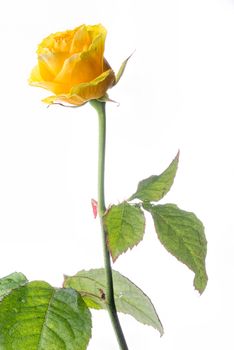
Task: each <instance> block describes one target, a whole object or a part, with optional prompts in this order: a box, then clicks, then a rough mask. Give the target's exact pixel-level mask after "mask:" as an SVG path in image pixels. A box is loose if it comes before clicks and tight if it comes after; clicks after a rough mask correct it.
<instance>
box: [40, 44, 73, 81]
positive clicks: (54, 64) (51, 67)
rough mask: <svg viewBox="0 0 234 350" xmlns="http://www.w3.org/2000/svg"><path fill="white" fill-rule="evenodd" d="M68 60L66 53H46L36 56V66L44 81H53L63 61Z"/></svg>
mask: <svg viewBox="0 0 234 350" xmlns="http://www.w3.org/2000/svg"><path fill="white" fill-rule="evenodd" d="M67 58H68V53H66V52H57V53H53V52H50V51H49V50H47V52H45V53H43V54H40V55H38V64H39V67H40V70H41V75H42V76H43V78H44V79H45V80H53V79H54V78H55V77H56V76H57V74H58V73H59V71H60V70H61V69H62V67H63V64H64V61H65V60H66V59H67Z"/></svg>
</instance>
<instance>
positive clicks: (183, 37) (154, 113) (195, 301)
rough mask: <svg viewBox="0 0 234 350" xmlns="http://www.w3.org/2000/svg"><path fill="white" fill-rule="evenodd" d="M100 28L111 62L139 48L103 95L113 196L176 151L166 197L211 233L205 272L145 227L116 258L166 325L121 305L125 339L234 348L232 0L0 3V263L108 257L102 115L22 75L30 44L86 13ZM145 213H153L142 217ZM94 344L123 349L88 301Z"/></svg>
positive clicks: (133, 345)
mask: <svg viewBox="0 0 234 350" xmlns="http://www.w3.org/2000/svg"><path fill="white" fill-rule="evenodd" d="M83 23H86V24H95V23H102V24H103V25H104V26H105V27H106V28H107V30H108V37H107V41H106V54H105V56H106V58H107V59H108V61H109V63H110V64H111V65H112V67H113V69H114V70H118V68H119V66H120V64H121V62H122V61H123V60H124V59H125V58H126V57H127V56H128V55H129V54H131V53H132V52H133V51H134V50H136V51H135V53H134V55H133V57H132V58H131V60H130V62H129V65H128V67H127V69H126V72H125V74H124V76H123V78H122V80H121V82H120V83H119V85H118V86H116V87H115V88H114V89H113V90H112V91H110V97H111V98H112V99H114V100H116V101H118V102H120V106H119V107H117V106H116V105H115V104H109V105H108V107H107V114H108V149H107V164H106V167H107V168H106V169H107V170H106V177H107V178H106V192H107V193H106V197H107V203H117V202H118V201H122V200H123V199H125V198H128V196H129V195H131V194H132V193H133V192H134V191H135V189H136V186H137V183H138V181H139V180H141V179H143V178H145V177H148V176H150V175H152V174H159V173H161V172H162V171H163V170H164V169H165V168H166V167H167V166H168V165H169V163H170V162H171V160H172V159H173V158H174V156H175V154H176V153H177V150H178V149H180V151H181V158H180V166H179V171H178V173H177V177H176V180H175V183H174V186H173V188H172V190H171V192H170V193H169V194H168V195H167V196H166V197H165V199H163V200H162V203H166V202H172V203H176V204H178V205H179V207H180V208H182V209H185V210H188V211H193V212H195V213H196V214H197V215H198V217H199V218H200V219H201V220H202V221H203V222H204V224H205V227H206V235H207V239H208V243H209V245H208V256H207V270H208V275H209V283H208V287H207V289H206V291H205V292H204V294H203V295H202V296H199V295H198V293H197V292H195V291H194V288H193V285H192V283H193V273H192V272H191V271H190V270H188V269H187V268H186V267H185V266H183V265H182V264H180V263H179V262H178V261H177V260H176V259H175V258H173V257H172V256H170V255H169V254H168V253H167V252H166V251H165V250H164V248H163V247H162V246H161V244H160V243H159V241H158V240H157V238H156V234H155V233H154V228H153V225H152V222H151V221H150V220H148V224H147V227H146V234H145V239H144V241H143V242H142V243H141V244H139V245H138V247H136V248H134V249H133V250H132V252H128V253H127V254H125V255H124V256H121V257H120V258H119V260H118V261H117V262H116V263H115V266H114V268H115V269H117V270H119V271H120V272H122V273H123V274H124V275H126V276H127V277H129V278H130V279H131V280H132V281H133V282H135V283H136V284H137V285H138V286H140V287H141V288H142V289H143V290H144V291H145V292H146V293H147V294H148V295H149V296H150V297H151V299H152V301H153V303H154V304H155V307H156V309H157V311H158V314H159V315H160V318H161V320H162V322H163V324H164V328H165V335H164V336H163V337H162V338H160V336H159V334H158V333H157V332H156V331H155V330H154V329H153V328H150V327H147V326H143V325H141V324H139V323H137V322H136V321H135V320H134V319H132V318H131V317H128V316H122V315H121V321H122V325H123V329H124V332H125V334H126V338H127V340H128V344H129V348H130V349H131V350H133V349H134V350H142V349H147V350H153V349H161V350H172V349H178V350H187V349H190V350H195V349H198V348H199V349H206V348H210V349H212V350H216V349H225V350H229V349H230V350H231V349H233V347H234V340H233V305H234V302H233V293H234V286H233V278H234V273H233V272H234V255H233V250H234V238H233V237H234V224H233V195H234V191H233V177H234V165H233V164H234V156H233V146H234V141H233V123H232V121H233V114H234V1H233V0H197V1H189V0H164V1H160V0H154V1H149V0H144V1H133V0H124V1H120V0H119V1H111V0H99V1H91V0H90V1H78V0H76V1H73V0H66V1H59V0H57V1H54V0H50V1H48V0H41V1H26V0H21V1H12V0H8V1H7V2H6V1H5V2H1V5H0V33H1V41H0V43H1V46H0V50H1V55H0V77H1V84H0V97H1V99H0V108H1V109H0V110H1V114H0V237H1V254H0V276H2V277H3V276H5V275H7V274H9V273H11V272H13V271H22V272H23V273H24V274H25V275H26V276H27V277H28V278H29V279H30V280H35V279H43V280H46V281H48V282H49V283H51V284H52V285H55V286H61V283H62V279H63V274H70V275H71V274H74V273H76V272H77V271H79V270H81V269H84V268H85V269H89V268H93V267H101V266H102V264H103V263H102V253H101V242H100V234H99V225H98V222H97V221H95V220H94V219H93V215H92V210H91V206H90V200H91V198H96V166H97V117H96V115H95V111H94V110H93V109H92V108H91V107H90V106H89V105H86V106H84V107H82V108H79V109H65V108H62V107H58V106H52V107H50V108H48V109H47V108H46V105H44V104H43V103H41V99H42V98H43V97H46V96H48V92H47V91H45V90H42V89H38V88H37V89H36V88H32V87H29V86H28V84H27V79H28V76H29V73H30V70H31V69H32V67H33V66H34V65H35V64H36V54H35V51H36V48H37V44H38V43H39V42H40V41H41V40H42V39H43V38H44V37H45V36H47V35H48V34H50V33H52V32H56V31H63V30H66V29H73V28H74V27H76V26H78V25H80V24H83ZM148 219H149V218H148ZM93 315H94V318H93V337H92V340H91V342H90V345H89V350H97V349H107V350H110V349H111V350H114V349H118V346H117V343H116V340H115V337H114V334H113V331H112V329H111V326H110V323H109V319H108V316H107V314H106V313H105V312H102V311H101V312H96V313H95V312H94V313H93Z"/></svg>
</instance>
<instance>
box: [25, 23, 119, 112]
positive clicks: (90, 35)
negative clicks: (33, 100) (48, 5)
mask: <svg viewBox="0 0 234 350" xmlns="http://www.w3.org/2000/svg"><path fill="white" fill-rule="evenodd" d="M105 38H106V30H105V28H104V27H103V26H102V25H100V24H98V25H93V26H86V25H82V26H80V27H77V28H75V29H74V30H68V31H65V32H58V33H55V34H51V35H49V36H48V37H46V38H45V39H44V40H43V41H42V42H41V43H40V44H39V46H38V49H37V55H38V64H37V66H36V67H35V68H34V69H33V70H32V72H31V76H30V79H29V83H30V84H31V85H33V86H39V87H42V88H44V89H47V90H50V91H52V92H53V93H54V95H53V96H50V97H47V98H46V99H44V100H43V101H44V102H46V103H53V102H55V101H60V102H67V103H69V104H72V105H76V106H80V105H82V104H84V103H85V102H87V101H89V100H93V99H98V98H100V97H103V96H104V95H105V94H106V91H107V90H108V89H109V88H110V87H111V86H113V85H114V84H115V82H116V78H115V75H114V72H113V70H112V69H111V67H110V65H109V64H108V62H107V61H106V60H105V58H104V46H105Z"/></svg>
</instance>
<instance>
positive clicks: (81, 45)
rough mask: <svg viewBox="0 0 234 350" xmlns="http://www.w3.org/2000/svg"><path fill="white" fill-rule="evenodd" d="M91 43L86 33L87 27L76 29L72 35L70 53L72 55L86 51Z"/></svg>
mask: <svg viewBox="0 0 234 350" xmlns="http://www.w3.org/2000/svg"><path fill="white" fill-rule="evenodd" d="M91 42H92V38H91V37H90V35H89V33H88V30H87V26H85V25H82V26H81V27H79V28H77V30H76V32H75V34H74V37H73V40H72V43H71V47H70V53H71V54H73V53H78V52H82V51H83V50H87V49H88V47H89V46H90V44H91Z"/></svg>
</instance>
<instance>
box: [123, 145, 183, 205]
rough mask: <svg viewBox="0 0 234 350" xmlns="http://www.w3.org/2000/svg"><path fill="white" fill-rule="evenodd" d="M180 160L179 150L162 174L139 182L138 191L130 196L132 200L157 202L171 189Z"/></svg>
mask: <svg viewBox="0 0 234 350" xmlns="http://www.w3.org/2000/svg"><path fill="white" fill-rule="evenodd" d="M178 162H179V152H178V153H177V155H176V157H175V159H174V160H173V161H172V162H171V164H170V165H169V167H168V168H167V169H166V170H165V171H164V172H163V173H162V174H161V175H152V176H150V177H148V178H147V179H145V180H142V181H140V182H139V184H138V187H137V191H136V193H134V194H133V195H132V196H131V197H130V199H129V200H130V201H131V200H133V199H135V198H138V199H140V200H142V201H149V202H150V201H154V202H157V201H159V200H160V199H161V198H163V197H164V196H165V194H167V192H168V191H169V190H170V188H171V186H172V184H173V182H174V178H175V175H176V171H177V168H178Z"/></svg>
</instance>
